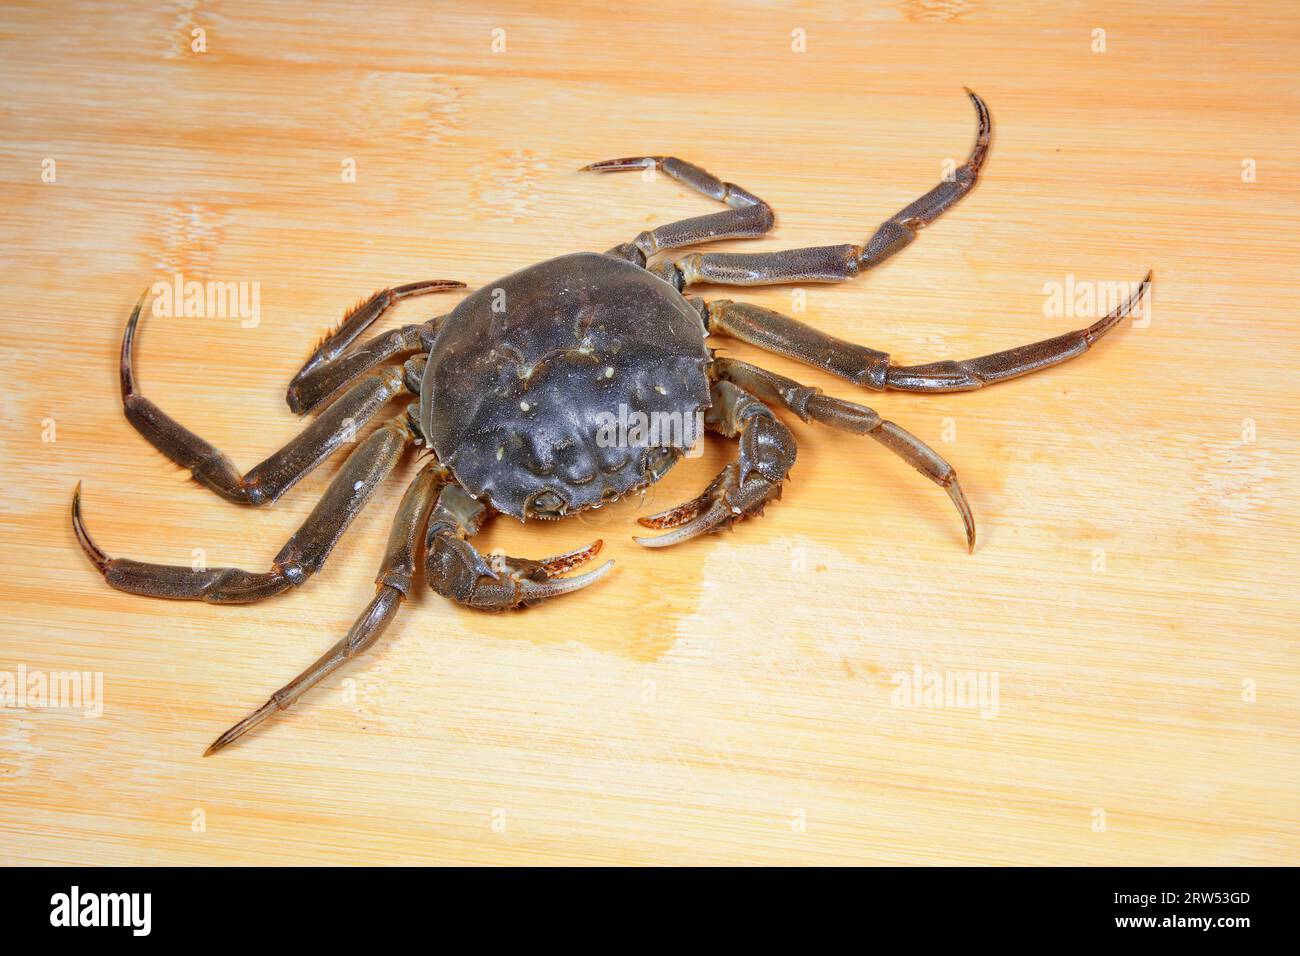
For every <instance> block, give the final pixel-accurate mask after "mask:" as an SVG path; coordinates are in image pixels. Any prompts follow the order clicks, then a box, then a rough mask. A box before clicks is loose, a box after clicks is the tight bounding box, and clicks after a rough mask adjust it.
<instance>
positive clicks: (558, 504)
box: [528, 491, 568, 518]
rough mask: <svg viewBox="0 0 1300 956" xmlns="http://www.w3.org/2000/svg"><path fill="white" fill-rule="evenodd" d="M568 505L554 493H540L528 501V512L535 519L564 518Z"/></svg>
mask: <svg viewBox="0 0 1300 956" xmlns="http://www.w3.org/2000/svg"><path fill="white" fill-rule="evenodd" d="M567 510H568V505H566V504H565V503H564V499H563V498H561V497H560V496H559V495H557V494H556V493H555V492H553V491H539V492H538V493H537V494H535V495H533V496H532V498H530V499H529V500H528V511H529V513H530V514H531V515H533V517H535V518H562V517H563V516H564V514H565V512H566V511H567Z"/></svg>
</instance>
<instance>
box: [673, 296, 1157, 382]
mask: <svg viewBox="0 0 1300 956" xmlns="http://www.w3.org/2000/svg"><path fill="white" fill-rule="evenodd" d="M1150 285H1151V273H1149V272H1148V273H1147V275H1146V278H1145V279H1143V280H1142V281H1141V282H1140V283H1138V285H1137V288H1136V290H1135V291H1134V292H1133V294H1132V295H1130V296H1129V297H1128V299H1126V300H1125V301H1124V302H1122V303H1120V304H1119V305H1118V306H1116V308H1115V309H1114V311H1112V312H1111V313H1110V314H1109V315H1106V316H1105V317H1103V318H1101V319H1098V320H1097V321H1096V322H1094V323H1093V324H1092V325H1090V326H1088V327H1087V328H1084V329H1076V330H1075V331H1073V332H1066V333H1065V334H1064V335H1058V336H1055V337H1054V338H1050V339H1044V340H1043V341H1041V342H1034V343H1031V344H1029V345H1021V346H1017V347H1016V348H1011V349H1007V350H1005V351H1003V352H994V353H992V354H991V355H983V356H980V357H979V358H973V359H962V360H959V361H951V360H949V361H942V362H931V363H929V364H927V365H894V364H892V363H891V362H890V360H889V355H888V353H886V352H878V351H876V350H875V349H869V348H866V347H865V346H861V345H856V344H854V343H853V342H848V341H845V340H844V339H839V338H836V337H835V336H833V335H827V334H826V333H825V332H822V331H820V330H818V329H815V328H813V327H812V326H809V325H805V324H804V323H802V322H800V321H798V320H797V319H792V318H790V317H789V316H787V315H782V314H781V313H780V312H773V311H772V310H771V309H764V308H761V307H759V306H756V305H749V304H748V303H744V302H732V301H730V300H727V299H715V300H714V301H712V302H704V301H702V300H699V299H693V300H692V301H693V302H695V303H696V304H697V305H698V306H699V308H700V310H701V313H702V315H703V316H704V322H705V324H706V326H707V327H708V330H709V332H711V333H713V332H717V333H723V334H726V335H729V336H731V337H732V338H735V339H740V340H741V341H742V342H748V343H750V344H751V345H757V346H758V347H759V348H762V349H766V350H767V351H769V352H775V353H776V354H777V355H784V356H787V357H788V358H792V359H795V360H797V361H800V362H804V363H806V364H808V365H811V366H813V367H814V368H819V369H822V370H823V371H826V372H830V373H831V374H832V375H838V376H839V377H840V378H843V379H846V380H848V381H850V382H853V383H854V384H855V385H862V386H865V387H866V388H872V389H896V390H898V391H903V392H966V391H972V390H973V389H977V388H983V387H984V386H985V385H992V384H994V383H995V382H1001V381H1005V380H1006V379H1009V378H1016V377H1017V376H1020V375H1027V374H1029V373H1030V372H1037V371H1038V370H1039V369H1044V368H1049V367H1051V366H1053V365H1056V364H1058V363H1060V362H1064V361H1066V360H1067V359H1072V358H1074V357H1076V356H1079V355H1082V354H1083V353H1084V352H1086V351H1088V349H1090V348H1092V346H1093V344H1094V343H1096V341H1097V340H1098V339H1100V338H1101V337H1102V336H1103V335H1105V334H1106V333H1107V332H1109V331H1110V330H1111V329H1113V328H1114V327H1115V326H1116V325H1118V324H1119V323H1120V321H1121V320H1123V319H1124V318H1125V317H1126V316H1128V315H1129V314H1130V313H1133V312H1134V310H1135V309H1136V308H1137V305H1138V303H1139V302H1140V301H1141V299H1142V296H1143V294H1144V293H1145V292H1146V291H1147V289H1148V287H1150Z"/></svg>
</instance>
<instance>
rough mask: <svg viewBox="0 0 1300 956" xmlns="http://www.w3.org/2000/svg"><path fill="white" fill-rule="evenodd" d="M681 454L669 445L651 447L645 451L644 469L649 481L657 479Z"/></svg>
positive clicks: (675, 462)
mask: <svg viewBox="0 0 1300 956" xmlns="http://www.w3.org/2000/svg"><path fill="white" fill-rule="evenodd" d="M681 455H682V453H681V450H680V449H677V448H672V447H670V446H665V447H660V448H651V449H650V450H649V451H648V452H646V456H645V471H646V474H648V475H649V476H650V480H651V481H658V480H659V479H660V478H662V477H663V476H664V474H665V473H667V471H668V469H669V468H671V467H672V466H673V465H675V464H677V459H678V458H680V457H681Z"/></svg>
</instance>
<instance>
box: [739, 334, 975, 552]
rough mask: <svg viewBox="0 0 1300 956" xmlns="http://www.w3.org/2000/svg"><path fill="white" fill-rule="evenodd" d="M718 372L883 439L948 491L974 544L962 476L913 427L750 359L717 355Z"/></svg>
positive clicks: (805, 414)
mask: <svg viewBox="0 0 1300 956" xmlns="http://www.w3.org/2000/svg"><path fill="white" fill-rule="evenodd" d="M713 372H714V374H715V375H716V376H717V377H718V378H719V379H721V380H722V381H726V382H731V383H733V384H734V385H737V386H739V387H740V388H743V389H744V390H745V391H747V392H749V393H751V394H753V395H757V396H758V397H759V398H761V399H763V400H764V401H765V402H772V403H774V404H777V405H781V406H782V407H784V408H788V409H789V410H790V411H792V412H794V413H795V414H796V415H798V416H799V417H800V418H802V419H803V420H804V421H806V422H809V421H815V422H820V423H821V424H823V425H829V426H830V427H832V428H837V429H840V430H841V431H847V432H852V433H854V434H855V435H868V436H870V437H871V438H874V439H875V440H876V441H878V442H880V443H881V444H882V445H884V446H885V447H886V448H888V449H889V450H890V451H892V452H893V453H894V454H896V455H898V456H899V457H900V458H902V459H903V460H904V461H906V462H907V463H908V464H909V465H911V466H912V467H913V468H915V469H916V470H917V471H919V472H920V473H921V474H923V475H925V477H927V478H929V479H930V480H931V481H933V482H934V483H935V484H936V485H938V486H939V487H941V488H943V489H944V491H946V492H947V493H948V497H949V498H951V499H952V502H953V504H954V505H956V506H957V511H958V512H959V513H960V514H961V518H962V523H963V524H964V525H965V527H966V545H967V548H968V549H969V550H970V551H974V550H975V517H974V515H972V514H971V510H970V505H969V504H967V503H966V496H965V495H964V494H963V493H962V490H961V485H960V484H959V483H958V481H957V472H956V471H955V470H954V469H953V467H952V465H950V464H948V462H946V461H945V460H944V459H943V457H942V456H941V455H940V454H939V453H938V452H936V451H935V450H934V449H933V448H931V447H930V446H929V445H927V444H925V442H923V441H921V439H919V438H917V437H916V436H915V435H913V434H912V433H911V432H909V431H907V430H906V429H904V428H901V427H899V426H898V425H895V424H894V423H893V422H891V421H887V420H886V419H883V418H881V417H880V415H879V414H878V413H877V412H876V411H875V410H873V409H870V408H868V407H867V406H865V405H858V404H856V403H854V402H846V401H844V400H843V399H840V398H834V397H832V396H830V395H824V394H822V391H821V389H819V388H810V387H809V386H807V385H801V384H799V383H798V382H796V381H795V380H794V379H790V378H786V377H785V376H783V375H777V374H776V373H775V372H769V371H767V370H766V369H763V368H759V367H758V366H756V365H750V364H749V363H748V362H741V361H738V360H736V359H727V358H718V359H715V360H714V362H713Z"/></svg>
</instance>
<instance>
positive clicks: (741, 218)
mask: <svg viewBox="0 0 1300 956" xmlns="http://www.w3.org/2000/svg"><path fill="white" fill-rule="evenodd" d="M629 169H656V170H659V171H660V172H662V173H665V174H666V175H667V176H668V177H669V178H671V179H674V180H676V181H677V182H679V183H681V184H682V185H683V186H688V187H690V188H691V189H694V190H695V191H696V192H697V193H701V194H702V195H705V196H708V197H709V198H710V199H715V200H717V201H718V202H724V203H726V204H727V205H728V206H730V207H731V208H730V209H728V210H727V211H726V212H715V213H710V214H709V215H706V216H693V217H691V218H690V219H681V220H678V221H677V222H670V223H665V224H664V225H662V226H657V227H655V228H654V229H648V230H646V231H645V232H642V233H641V234H639V235H638V236H637V237H636V238H635V239H633V240H632V241H631V242H625V243H623V244H622V245H619V246H615V247H614V248H613V249H610V250H609V253H608V254H609V255H616V256H619V257H621V258H624V259H630V260H631V261H633V262H636V263H637V264H638V265H645V263H646V260H647V259H649V258H650V257H651V256H653V255H654V254H655V253H656V252H659V251H660V250H662V249H676V248H677V247H679V246H690V245H694V244H695V243H697V242H705V241H706V240H709V239H752V238H755V237H757V236H761V235H763V234H764V233H766V232H767V231H768V230H770V229H771V228H772V224H773V223H774V222H775V221H776V219H775V217H774V216H773V214H772V208H771V207H770V206H769V205H768V204H767V203H765V202H763V200H761V199H759V198H758V197H757V196H755V195H754V194H753V193H751V192H750V191H749V190H747V189H744V188H742V187H740V186H737V185H736V184H735V183H728V182H723V181H722V180H721V179H719V178H718V177H717V176H715V175H713V174H712V173H711V172H709V171H708V170H706V169H701V168H700V167H699V166H696V165H694V164H693V163H688V162H686V161H685V160H681V159H678V158H677V157H676V156H628V157H625V158H623V159H606V160H602V161H601V162H598V163H591V164H589V165H587V166H583V167H582V169H581V170H580V171H581V172H592V173H612V172H620V171H623V170H629Z"/></svg>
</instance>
